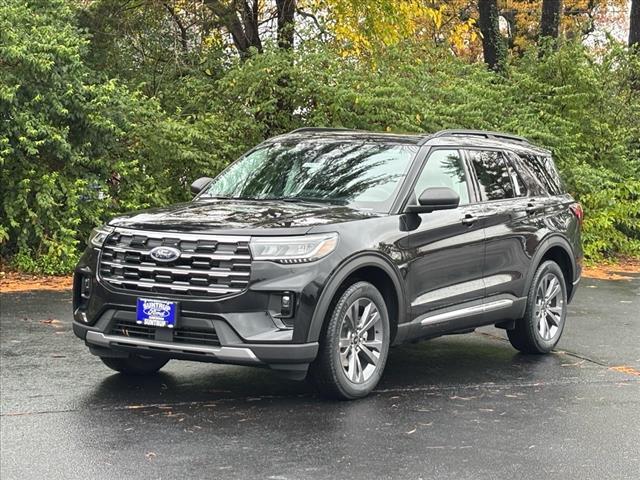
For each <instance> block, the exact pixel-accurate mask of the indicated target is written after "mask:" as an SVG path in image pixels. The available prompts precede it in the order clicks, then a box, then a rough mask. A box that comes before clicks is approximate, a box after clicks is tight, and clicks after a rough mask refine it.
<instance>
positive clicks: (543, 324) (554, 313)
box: [507, 260, 567, 354]
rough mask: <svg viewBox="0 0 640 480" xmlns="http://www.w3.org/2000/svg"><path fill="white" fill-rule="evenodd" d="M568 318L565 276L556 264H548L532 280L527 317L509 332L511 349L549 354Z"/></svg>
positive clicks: (543, 264) (539, 269)
mask: <svg viewBox="0 0 640 480" xmlns="http://www.w3.org/2000/svg"><path fill="white" fill-rule="evenodd" d="M556 282H557V283H556ZM552 285H553V291H551V286H552ZM549 292H551V293H554V292H557V293H556V294H555V295H551V294H550V293H549ZM566 317H567V286H566V282H565V279H564V274H563V273H562V270H561V269H560V267H559V266H558V264H557V263H555V262H553V261H551V260H548V261H546V262H544V263H542V264H541V265H540V266H539V267H538V269H537V270H536V273H535V275H534V276H533V281H532V282H531V288H530V289H529V294H528V296H527V307H526V310H525V313H524V317H522V318H521V319H519V320H517V321H516V324H515V328H514V329H513V330H507V336H508V337H509V341H510V342H511V345H513V347H514V348H516V349H517V350H520V351H521V352H523V353H536V354H542V353H549V352H550V351H551V350H552V349H553V348H554V347H555V346H556V344H557V343H558V341H559V340H560V336H561V335H562V331H563V329H564V324H565V321H566Z"/></svg>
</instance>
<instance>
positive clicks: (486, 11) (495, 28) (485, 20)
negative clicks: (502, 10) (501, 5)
mask: <svg viewBox="0 0 640 480" xmlns="http://www.w3.org/2000/svg"><path fill="white" fill-rule="evenodd" d="M478 12H479V13H480V32H481V33H482V51H483V53H484V61H485V63H486V64H487V65H488V66H489V68H491V69H492V70H494V71H501V70H503V69H504V66H505V63H506V60H507V50H506V47H505V44H504V39H503V38H502V35H500V24H499V20H498V19H499V13H498V2H497V0H478Z"/></svg>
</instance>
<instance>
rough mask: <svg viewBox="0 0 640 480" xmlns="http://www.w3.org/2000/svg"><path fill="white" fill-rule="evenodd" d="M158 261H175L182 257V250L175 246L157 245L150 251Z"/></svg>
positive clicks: (152, 256)
mask: <svg viewBox="0 0 640 480" xmlns="http://www.w3.org/2000/svg"><path fill="white" fill-rule="evenodd" d="M149 255H150V256H151V258H153V259H154V260H155V261H156V262H173V261H174V260H177V259H178V258H180V250H178V249H177V248H173V247H156V248H153V249H152V250H151V252H149Z"/></svg>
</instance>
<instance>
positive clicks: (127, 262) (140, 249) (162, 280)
mask: <svg viewBox="0 0 640 480" xmlns="http://www.w3.org/2000/svg"><path fill="white" fill-rule="evenodd" d="M160 246H165V247H174V248H177V249H178V250H180V252H181V254H180V257H179V258H178V259H177V260H174V261H172V262H168V263H165V262H157V261H155V260H154V259H153V258H151V256H150V252H151V250H152V249H153V248H155V247H160ZM99 273H100V278H101V280H102V281H104V282H106V283H107V284H109V285H111V286H113V287H115V288H118V289H122V290H128V291H132V292H142V293H145V292H152V293H160V294H169V295H185V296H199V297H209V298H211V297H221V296H224V295H229V294H233V293H238V292H241V291H243V290H245V289H246V288H247V286H248V284H249V277H250V275H251V253H250V250H249V237H235V236H224V235H221V236H213V235H194V234H185V235H180V234H166V233H156V232H143V231H133V230H116V231H115V232H114V233H112V234H111V235H109V237H108V238H107V239H106V241H105V243H104V245H103V247H102V252H101V255H100V265H99Z"/></svg>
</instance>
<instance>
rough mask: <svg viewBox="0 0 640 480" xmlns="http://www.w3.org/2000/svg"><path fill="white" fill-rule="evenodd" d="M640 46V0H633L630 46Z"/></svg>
mask: <svg viewBox="0 0 640 480" xmlns="http://www.w3.org/2000/svg"><path fill="white" fill-rule="evenodd" d="M634 45H638V46H639V48H640V0H631V17H630V21H629V47H633V46H634Z"/></svg>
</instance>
